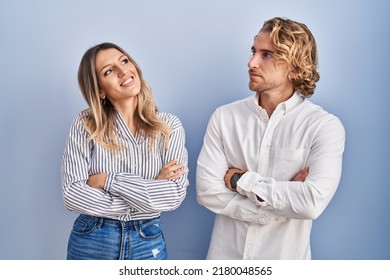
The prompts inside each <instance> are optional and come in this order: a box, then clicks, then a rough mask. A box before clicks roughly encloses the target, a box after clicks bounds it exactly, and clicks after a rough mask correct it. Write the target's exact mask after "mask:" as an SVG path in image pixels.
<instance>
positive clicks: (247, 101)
mask: <svg viewBox="0 0 390 280" xmlns="http://www.w3.org/2000/svg"><path fill="white" fill-rule="evenodd" d="M252 103H253V96H249V97H246V98H243V99H239V100H236V101H233V102H230V103H227V104H223V105H221V106H219V107H218V108H217V109H216V110H217V111H221V112H231V111H236V110H242V109H243V108H246V107H250V106H251V104H252Z"/></svg>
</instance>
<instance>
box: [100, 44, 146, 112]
mask: <svg viewBox="0 0 390 280" xmlns="http://www.w3.org/2000/svg"><path fill="white" fill-rule="evenodd" d="M95 67H96V74H97V77H98V82H99V89H100V97H101V98H102V99H104V98H108V99H109V100H110V102H111V104H113V105H114V106H115V105H116V104H117V105H119V104H120V103H123V102H127V101H128V100H129V99H133V98H134V97H135V96H137V95H138V94H139V93H140V91H141V81H140V77H139V75H138V71H137V69H136V68H135V66H134V64H133V63H131V62H130V60H129V58H128V57H127V56H126V55H125V54H123V53H121V52H120V51H119V50H117V49H115V48H112V49H106V50H101V51H99V52H98V53H97V54H96V59H95Z"/></svg>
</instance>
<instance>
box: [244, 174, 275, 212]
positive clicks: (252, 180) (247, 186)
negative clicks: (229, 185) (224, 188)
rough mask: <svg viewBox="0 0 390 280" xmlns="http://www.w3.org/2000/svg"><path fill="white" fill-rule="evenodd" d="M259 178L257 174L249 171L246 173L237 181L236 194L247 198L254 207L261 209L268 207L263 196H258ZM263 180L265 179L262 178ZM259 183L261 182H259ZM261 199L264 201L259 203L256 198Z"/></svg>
mask: <svg viewBox="0 0 390 280" xmlns="http://www.w3.org/2000/svg"><path fill="white" fill-rule="evenodd" d="M259 177H261V176H260V175H259V174H257V173H255V172H251V171H247V172H246V173H245V174H244V175H242V176H241V178H240V179H239V180H238V181H237V192H238V193H240V194H241V195H243V196H246V197H248V198H249V199H250V200H252V201H253V202H254V203H255V204H256V205H258V206H261V207H266V206H269V203H267V200H266V198H265V197H264V196H262V195H261V194H259V192H258V189H259V187H260V186H259V184H258V183H259V179H261V178H263V177H261V178H259ZM263 179H265V178H263ZM260 181H261V180H260ZM259 197H260V198H261V199H262V200H264V201H260V200H259V199H258V198H259Z"/></svg>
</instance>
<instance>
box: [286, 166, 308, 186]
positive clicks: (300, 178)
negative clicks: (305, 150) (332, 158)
mask: <svg viewBox="0 0 390 280" xmlns="http://www.w3.org/2000/svg"><path fill="white" fill-rule="evenodd" d="M308 174H309V167H305V168H303V169H302V170H301V171H299V172H298V173H297V174H296V175H295V176H294V178H292V179H291V180H290V181H299V182H304V181H305V179H306V177H307V175H308Z"/></svg>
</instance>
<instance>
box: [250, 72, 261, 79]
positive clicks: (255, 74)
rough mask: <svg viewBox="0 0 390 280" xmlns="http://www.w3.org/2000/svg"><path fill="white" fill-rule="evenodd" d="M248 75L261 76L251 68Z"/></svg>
mask: <svg viewBox="0 0 390 280" xmlns="http://www.w3.org/2000/svg"><path fill="white" fill-rule="evenodd" d="M248 72H249V76H250V77H251V78H252V77H260V78H261V77H262V76H261V75H260V74H259V73H257V72H255V71H253V70H249V71H248Z"/></svg>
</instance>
